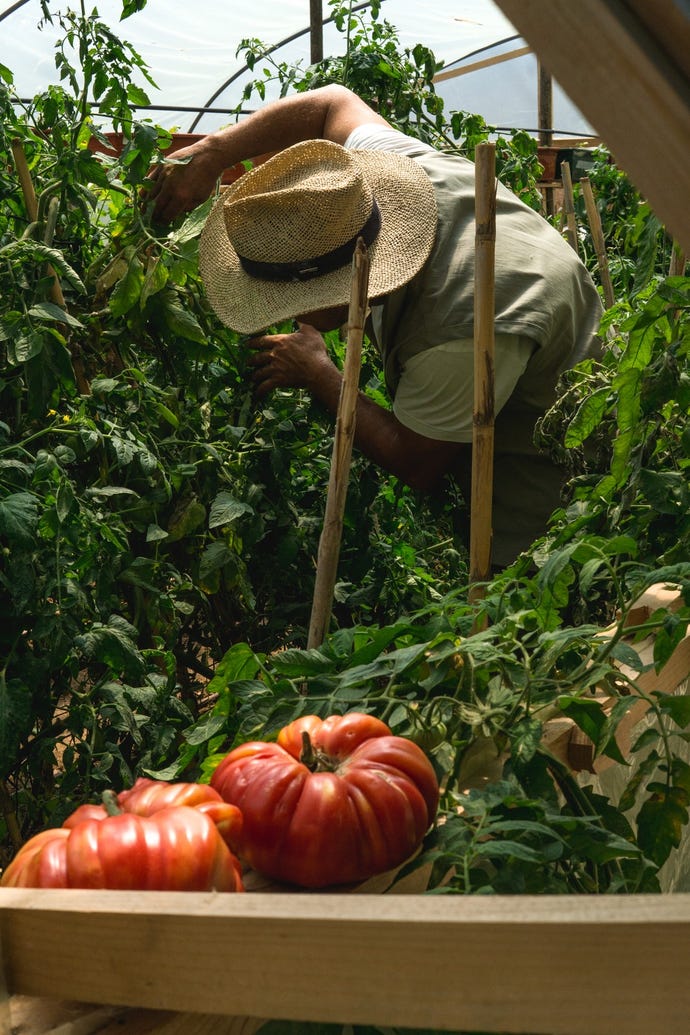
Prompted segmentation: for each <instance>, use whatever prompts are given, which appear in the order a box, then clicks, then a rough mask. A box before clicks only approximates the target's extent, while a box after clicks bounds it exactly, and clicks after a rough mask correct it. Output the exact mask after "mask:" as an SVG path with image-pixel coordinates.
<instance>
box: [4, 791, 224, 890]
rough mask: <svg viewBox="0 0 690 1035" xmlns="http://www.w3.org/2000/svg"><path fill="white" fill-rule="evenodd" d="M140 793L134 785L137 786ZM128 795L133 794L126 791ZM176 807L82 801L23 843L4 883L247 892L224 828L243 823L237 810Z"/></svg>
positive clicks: (217, 805) (213, 804)
mask: <svg viewBox="0 0 690 1035" xmlns="http://www.w3.org/2000/svg"><path fill="white" fill-rule="evenodd" d="M133 790H134V789H133ZM125 793H126V792H125ZM207 805H208V807H207V808H204V809H202V808H201V807H196V808H192V807H190V806H189V805H172V806H163V807H162V808H161V807H159V808H154V809H153V810H152V811H151V812H150V813H149V815H137V814H135V813H134V812H118V813H116V814H114V815H111V814H109V813H108V811H107V810H106V809H105V808H103V807H102V806H98V805H83V806H82V807H81V808H80V809H77V811H76V812H75V813H73V814H72V816H70V817H69V819H68V820H67V821H66V823H65V825H64V826H62V827H58V828H56V829H53V830H44V831H43V832H42V833H40V834H37V835H36V836H35V837H32V838H31V840H30V841H27V843H26V844H25V845H24V846H23V847H22V848H20V850H19V852H18V853H17V855H16V856H15V857H14V859H13V860H12V862H11V863H10V865H9V866H8V867H7V869H6V870H5V872H4V873H3V875H2V880H1V881H0V884H1V885H2V886H3V887H24V888H106V889H110V890H120V891H125V890H126V891H211V890H216V891H243V890H244V886H243V883H242V874H241V867H240V864H239V861H238V859H237V858H236V857H235V856H234V855H233V853H232V851H231V850H230V848H229V847H228V845H227V844H226V841H225V839H224V836H222V834H221V830H222V829H223V828H225V830H226V831H227V830H230V829H231V830H232V831H233V840H236V839H237V834H238V831H239V828H240V826H241V814H240V813H239V811H238V809H236V808H235V807H233V806H232V805H229V804H227V803H226V802H223V801H221V800H217V801H209V802H208V803H207Z"/></svg>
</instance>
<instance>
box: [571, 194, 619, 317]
mask: <svg viewBox="0 0 690 1035" xmlns="http://www.w3.org/2000/svg"><path fill="white" fill-rule="evenodd" d="M580 183H581V185H582V195H583V197H584V199H585V208H586V210H587V220H588V222H589V229H590V231H591V233H592V241H593V242H594V250H595V252H596V254H597V263H598V264H599V278H600V280H601V286H602V288H603V289H604V302H605V304H606V308H607V309H610V308H611V306H612V305H613V304H614V302H615V301H616V299H615V297H614V294H613V284H612V282H611V274H610V272H609V260H608V257H607V255H606V242H605V241H604V232H603V230H602V228H601V219H600V217H599V210H598V208H597V203H596V200H595V198H594V191H593V190H592V184H591V183H590V182H589V176H583V177H582V179H581V180H580Z"/></svg>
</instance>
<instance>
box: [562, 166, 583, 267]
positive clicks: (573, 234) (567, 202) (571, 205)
mask: <svg viewBox="0 0 690 1035" xmlns="http://www.w3.org/2000/svg"><path fill="white" fill-rule="evenodd" d="M561 181H562V183H563V211H564V212H565V224H566V239H567V241H568V244H569V245H570V247H571V248H573V249H574V251H575V254H576V255H578V254H579V248H578V243H577V221H576V219H575V199H574V196H573V180H572V176H571V175H570V165H569V163H568V162H561Z"/></svg>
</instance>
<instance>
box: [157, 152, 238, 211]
mask: <svg viewBox="0 0 690 1035" xmlns="http://www.w3.org/2000/svg"><path fill="white" fill-rule="evenodd" d="M169 157H170V158H172V159H174V161H173V162H164V163H162V164H161V165H157V166H156V167H155V168H154V169H152V170H151V172H150V173H149V175H148V177H147V184H146V195H145V196H146V199H147V200H148V201H151V202H152V203H153V211H152V218H153V220H154V222H156V223H172V222H173V220H174V219H176V218H177V216H179V215H181V214H182V213H183V212H191V210H192V209H194V208H196V207H197V205H201V204H202V202H204V201H206V199H207V198H208V197H210V196H211V194H212V193H213V190H214V188H215V185H216V181H217V179H218V177H219V176H220V175H221V173H222V169H219V168H218V162H217V160H214V157H213V156H212V155H211V154H210V153H209V152H208V150H207V149H206V148H204V147H203V141H200V142H199V143H196V144H191V145H190V146H189V147H182V148H180V150H179V151H174V152H172V154H170V155H169ZM178 160H179V164H177V162H178Z"/></svg>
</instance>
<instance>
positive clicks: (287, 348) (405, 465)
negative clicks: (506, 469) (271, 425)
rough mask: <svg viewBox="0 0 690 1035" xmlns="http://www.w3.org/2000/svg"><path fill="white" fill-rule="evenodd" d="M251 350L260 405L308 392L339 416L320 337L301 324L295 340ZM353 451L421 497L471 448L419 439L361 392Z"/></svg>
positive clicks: (274, 340) (335, 380) (263, 342)
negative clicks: (281, 394)
mask: <svg viewBox="0 0 690 1035" xmlns="http://www.w3.org/2000/svg"><path fill="white" fill-rule="evenodd" d="M250 344H251V347H252V348H253V349H254V350H255V354H254V357H253V358H252V359H251V360H250V362H251V364H252V366H253V367H254V375H253V379H254V384H255V388H256V395H257V397H258V398H259V399H262V398H263V397H264V396H266V395H267V394H268V393H269V392H270V391H272V390H273V389H274V388H279V387H282V388H288V387H292V388H306V390H307V391H308V392H309V393H310V395H311V396H312V397H313V398H314V399H317V400H318V401H319V402H320V403H321V404H322V405H323V406H325V408H326V409H327V410H328V411H329V412H330V413H331V414H333V416H335V415H336V413H337V410H338V402H339V399H340V392H341V386H342V380H343V376H342V373H341V372H340V370H339V369H338V368H337V367H336V366H335V364H334V363H333V362H332V361H331V359H330V357H329V355H328V353H327V351H326V348H325V345H324V342H323V338H322V337H321V335H320V334H319V333H318V331H316V330H315V329H314V328H313V327H310V326H309V325H308V324H300V327H299V330H298V331H297V332H295V333H293V334H272V335H263V336H260V337H257V338H254V339H253V340H252V342H251V343H250ZM355 446H356V447H357V448H358V449H359V450H361V452H362V453H364V455H365V456H367V457H368V458H369V459H370V460H372V461H373V462H374V463H375V464H378V466H379V467H382V468H384V470H386V471H389V472H390V473H391V474H394V475H395V476H396V477H397V478H399V479H400V480H401V481H403V482H404V483H405V484H406V485H409V486H410V487H411V488H412V489H416V490H418V491H421V492H432V491H433V490H434V489H436V488H437V487H438V486H439V484H440V482H441V481H442V479H443V477H444V475H446V474H448V473H449V472H450V471H452V470H455V469H456V468H457V465H458V463H460V462H462V459H463V458H465V459H467V460H469V457H468V456H467V454H468V449H469V447H468V446H466V445H464V444H463V443H458V442H444V441H441V440H439V439H431V438H427V437H426V436H424V435H419V434H418V433H417V432H415V431H412V430H411V429H410V428H407V427H405V425H404V424H401V422H400V421H399V420H398V418H397V417H396V416H395V414H394V413H392V412H391V411H389V410H386V409H384V408H383V407H382V406H379V405H378V404H377V403H375V402H374V401H373V399H370V398H369V397H368V396H365V395H363V394H362V393H361V392H360V393H359V396H358V399H357V410H356V414H355Z"/></svg>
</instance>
